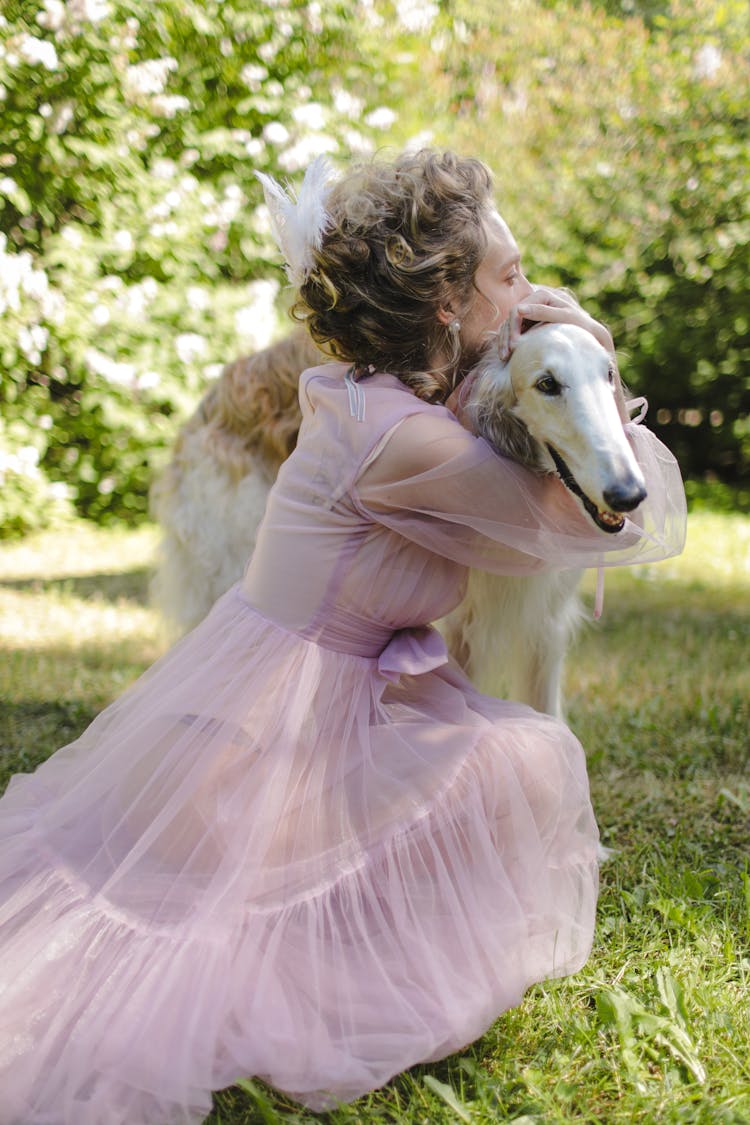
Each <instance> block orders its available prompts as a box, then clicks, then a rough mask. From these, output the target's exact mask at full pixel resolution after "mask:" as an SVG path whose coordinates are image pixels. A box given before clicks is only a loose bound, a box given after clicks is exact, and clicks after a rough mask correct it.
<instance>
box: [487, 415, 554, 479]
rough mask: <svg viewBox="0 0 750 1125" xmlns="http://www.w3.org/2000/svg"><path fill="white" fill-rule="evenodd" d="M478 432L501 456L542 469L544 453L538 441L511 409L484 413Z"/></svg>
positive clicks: (532, 467) (530, 467)
mask: <svg viewBox="0 0 750 1125" xmlns="http://www.w3.org/2000/svg"><path fill="white" fill-rule="evenodd" d="M479 432H480V433H481V435H482V437H483V438H485V439H486V440H487V441H488V442H489V443H490V445H491V446H492V447H493V449H494V450H495V451H496V452H497V453H500V454H501V455H502V456H503V457H510V458H511V460H513V461H518V462H519V464H521V465H526V466H527V468H529V469H536V470H542V469H544V467H545V462H544V454H543V451H542V448H541V446H540V445H539V442H538V441H536V439H535V438H533V437H532V436H531V434H530V433H529V431H528V429H527V428H526V426H525V425H524V423H523V422H522V421H521V419H520V418H517V417H516V415H515V414H513V413H512V411H510V410H498V411H495V412H494V413H491V414H488V415H485V416H484V417H483V419H482V426H481V429H480V430H479Z"/></svg>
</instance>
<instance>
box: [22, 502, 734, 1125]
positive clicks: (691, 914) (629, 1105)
mask: <svg viewBox="0 0 750 1125" xmlns="http://www.w3.org/2000/svg"><path fill="white" fill-rule="evenodd" d="M155 538H156V537H155V532H154V530H153V529H152V528H145V529H142V530H140V531H137V532H130V533H127V532H115V531H97V530H95V529H93V528H90V527H88V526H86V525H76V526H74V527H73V528H71V529H69V530H68V531H66V532H64V533H63V532H58V533H54V534H53V533H48V534H44V535H39V536H36V537H33V538H30V539H28V540H25V541H23V542H21V543H18V544H10V545H6V546H4V547H3V548H2V549H0V649H1V650H2V661H1V662H0V700H2V701H3V702H2V704H0V750H1V751H2V759H1V762H0V767H1V768H2V773H3V778H2V780H3V781H4V780H5V779H7V777H8V776H9V775H10V774H11V773H13V772H15V771H16V770H19V769H30V768H33V766H34V765H35V764H36V763H37V762H39V761H41V760H42V759H43V758H44V757H46V756H47V755H48V754H49V753H51V752H52V751H53V750H54V749H55V748H56V747H57V746H59V745H61V744H62V743H64V742H67V741H70V740H71V739H72V738H73V737H75V735H76V734H77V733H78V732H79V731H80V730H81V728H82V727H84V726H85V725H86V724H87V723H88V722H89V720H90V719H91V718H92V717H93V716H94V715H95V714H96V712H97V711H98V710H99V709H100V708H101V707H102V706H103V705H105V704H106V703H107V701H108V700H110V699H112V698H113V697H114V696H115V695H117V694H118V693H119V692H120V691H121V689H122V688H123V687H124V686H125V685H126V684H127V683H129V682H130V681H131V680H132V679H133V678H134V677H135V676H136V675H137V674H138V673H139V671H140V670H141V669H143V668H144V667H145V666H147V665H148V664H149V663H150V662H151V661H152V660H153V659H154V657H155V656H156V655H157V654H158V653H159V652H160V651H161V650H162V648H163V645H164V641H163V639H162V636H161V632H160V629H159V622H158V620H157V618H156V616H155V614H154V613H153V612H152V611H151V610H150V609H149V608H148V598H147V590H148V569H149V563H150V559H151V557H152V553H153V549H154V544H155ZM591 590H592V585H591V584H589V586H588V591H589V600H590V597H591ZM749 658H750V518H748V517H731V516H725V515H713V514H710V513H699V514H696V515H694V516H693V517H691V520H690V530H689V540H688V548H687V551H686V553H685V555H684V556H683V557H682V558H680V559H678V560H675V561H673V562H668V563H663V564H661V565H660V566H656V567H649V568H644V569H640V570H634V571H629V572H622V573H612V574H610V575H608V578H607V590H606V600H605V610H604V617H603V619H602V621H601V622H600V623H598V624H594V623H591V624H590V625H588V626H586V627H585V628H584V631H583V634H582V636H581V638H580V640H579V642H578V644H577V646H576V649H575V656H574V657H573V658H572V659H571V660H570V661H569V674H568V701H569V702H568V707H569V718H570V723H571V726H572V727H573V728H574V730H575V731H576V733H577V734H578V735H579V736H580V738H581V740H582V741H583V743H584V745H585V746H586V748H587V751H588V754H589V763H590V773H591V784H592V789H593V795H594V803H595V807H596V810H597V814H598V817H599V821H600V825H601V828H602V835H603V838H604V841H605V843H607V844H608V845H609V846H610V847H612V848H614V849H616V855H615V856H614V858H613V859H612V860H611V861H610V862H609V863H608V864H607V865H606V866H605V867H604V869H603V873H602V893H601V900H600V907H599V921H598V927H597V937H596V943H595V947H594V950H593V953H592V956H591V958H590V960H589V962H588V964H587V965H586V967H585V968H584V970H583V971H582V972H580V973H579V974H578V975H577V976H576V977H574V978H571V979H569V980H565V981H559V982H554V983H552V984H549V985H543V986H541V985H540V986H537V987H535V988H533V989H532V990H531V991H530V992H529V993H528V994H527V996H526V999H525V1000H524V1002H523V1004H522V1005H521V1006H520V1007H519V1008H517V1009H516V1010H514V1011H512V1012H509V1013H507V1014H505V1015H504V1016H502V1017H501V1018H500V1019H499V1020H498V1021H497V1022H496V1023H495V1025H494V1026H493V1027H492V1028H491V1029H490V1030H489V1031H488V1032H487V1034H486V1035H485V1036H484V1037H483V1038H482V1039H481V1040H479V1041H478V1042H477V1043H475V1044H474V1045H473V1046H471V1047H470V1048H468V1049H467V1050H466V1051H464V1052H463V1053H462V1054H461V1055H459V1056H455V1057H453V1058H451V1059H449V1060H447V1061H446V1062H444V1063H442V1064H439V1065H433V1066H430V1067H424V1068H421V1067H418V1068H415V1069H414V1070H412V1071H411V1072H409V1073H408V1074H406V1075H403V1076H401V1077H400V1078H398V1079H397V1080H395V1081H394V1082H393V1083H391V1084H390V1085H389V1086H387V1087H386V1088H385V1089H383V1090H381V1091H378V1092H377V1093H375V1094H373V1095H371V1096H370V1097H368V1098H364V1099H361V1100H360V1101H359V1102H357V1103H355V1104H354V1105H352V1106H348V1107H343V1108H342V1109H340V1110H338V1111H336V1112H333V1113H330V1114H327V1115H323V1116H322V1120H323V1121H325V1122H326V1123H330V1125H334V1123H335V1125H339V1123H344V1122H347V1123H352V1125H353V1123H360V1122H361V1123H362V1125H369V1123H372V1122H395V1121H398V1122H402V1121H403V1122H413V1123H416V1122H427V1123H430V1125H431V1123H433V1122H445V1123H448V1122H451V1123H453V1122H457V1121H468V1122H477V1123H483V1122H495V1121H504V1120H514V1121H516V1122H521V1123H523V1125H532V1123H541V1122H545V1123H547V1122H568V1121H570V1122H574V1121H575V1122H591V1123H594V1122H604V1123H607V1125H608V1123H610V1122H612V1123H618V1122H644V1123H652V1122H675V1123H677V1122H680V1123H683V1122H696V1123H703V1122H722V1123H727V1125H729V1123H732V1125H735V1123H736V1125H740V1123H750V987H749V986H750V863H749V858H750V762H749V759H750V749H749V746H750V659H749ZM245 1085H246V1088H243V1089H239V1088H235V1089H233V1090H230V1091H225V1092H224V1093H222V1094H220V1095H219V1096H217V1098H216V1108H215V1111H214V1113H213V1115H212V1117H211V1118H210V1121H211V1125H219V1123H221V1125H250V1123H253V1125H255V1123H260V1122H276V1121H286V1122H303V1121H304V1122H313V1121H316V1120H321V1118H320V1117H316V1116H315V1115H313V1114H310V1113H305V1112H302V1111H300V1110H299V1109H297V1108H296V1107H295V1106H293V1105H292V1104H291V1103H289V1102H287V1101H286V1100H285V1099H283V1098H281V1097H279V1096H277V1095H276V1094H274V1093H273V1092H272V1091H269V1090H268V1089H266V1088H264V1087H262V1086H261V1085H260V1084H258V1083H247V1084H245Z"/></svg>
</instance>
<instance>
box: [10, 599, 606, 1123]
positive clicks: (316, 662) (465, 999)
mask: <svg viewBox="0 0 750 1125" xmlns="http://www.w3.org/2000/svg"><path fill="white" fill-rule="evenodd" d="M394 679H395V680H396V682H392V681H393V680H394ZM596 844H597V829H596V825H595V822H594V818H593V814H592V810H591V806H590V802H589V794H588V783H587V777H586V768H585V761H584V756H583V752H582V750H581V748H580V746H579V744H578V743H577V741H576V740H575V738H574V737H573V736H572V735H571V733H570V732H569V731H568V730H567V728H566V727H564V726H562V725H561V724H560V723H558V722H556V721H555V720H553V719H550V718H547V717H546V716H542V715H539V714H537V713H535V712H533V711H531V710H530V709H528V708H526V707H523V706H520V705H516V704H510V703H504V702H500V701H497V700H492V699H488V698H487V697H485V696H482V695H479V694H478V693H477V692H476V691H475V690H474V689H473V688H472V686H471V685H470V684H469V682H468V681H467V680H466V679H465V678H464V677H463V676H462V675H461V674H460V673H459V672H458V670H457V669H456V668H455V667H454V666H452V665H445V666H443V667H440V668H437V669H435V670H433V671H430V672H425V673H422V674H414V675H409V674H406V673H405V674H402V675H401V676H400V677H393V676H391V678H390V680H389V679H387V678H385V677H384V675H383V673H382V670H381V669H380V668H379V666H378V662H377V660H375V659H372V658H369V657H358V656H352V655H350V654H344V653H341V652H336V651H332V650H331V649H329V648H324V647H322V646H321V645H320V644H316V643H313V642H312V641H309V640H304V639H302V638H301V637H299V636H297V635H295V634H293V633H290V632H288V631H285V630H284V629H282V628H279V627H278V626H277V625H275V624H273V623H272V622H270V621H268V620H265V619H264V618H263V617H262V616H260V615H259V614H258V613H257V611H256V610H254V609H253V608H252V607H251V606H250V605H249V604H248V603H247V602H246V601H245V600H244V598H243V596H242V594H241V592H240V590H239V589H238V588H233V589H232V590H230V591H229V592H228V593H227V594H226V595H225V596H224V597H223V598H221V599H220V600H219V602H217V604H216V606H215V607H214V609H213V611H212V612H211V614H210V615H209V616H208V618H207V619H206V620H205V621H204V622H203V623H202V624H201V625H199V626H198V628H197V629H196V630H194V631H193V632H192V633H191V634H189V635H188V636H187V637H186V638H185V639H184V640H183V641H181V642H180V643H179V644H178V645H177V646H176V647H175V648H174V649H172V650H171V651H170V652H169V653H167V654H166V656H164V657H163V658H162V659H161V660H160V661H158V662H157V663H156V664H155V665H154V666H153V667H152V668H151V669H150V670H149V671H148V672H147V673H146V674H145V675H144V676H142V677H141V678H140V679H139V680H138V681H137V682H136V683H135V684H134V685H133V686H132V687H131V688H130V689H129V690H128V691H127V692H126V693H125V694H124V695H123V696H122V697H121V698H120V699H118V700H117V701H116V702H115V703H114V704H112V705H111V706H110V707H108V708H107V709H106V710H105V711H104V712H103V713H102V714H101V715H100V716H99V717H98V718H97V719H96V720H95V721H94V722H93V723H92V724H91V726H90V727H89V728H88V729H87V730H86V731H85V732H84V733H83V734H82V735H81V737H80V738H79V739H78V740H77V741H76V742H74V743H72V744H71V745H70V746H67V747H65V748H64V749H62V750H60V751H59V752H58V753H57V754H55V755H54V756H53V757H52V758H51V759H50V760H49V761H48V762H46V763H45V764H44V765H42V766H41V767H40V768H39V769H38V770H37V771H36V772H35V773H34V774H32V775H19V776H17V777H15V778H14V779H13V781H12V782H11V785H10V788H9V790H8V792H7V794H6V795H5V797H4V798H3V799H2V801H0V1089H1V1090H2V1097H1V1098H0V1122H1V1123H2V1125H120V1123H122V1125H125V1123H127V1125H177V1123H179V1125H188V1123H189V1125H197V1123H198V1122H200V1121H202V1119H203V1118H204V1117H205V1115H206V1114H207V1113H208V1112H209V1111H210V1107H211V1091H212V1090H216V1089H219V1088H221V1087H224V1086H227V1085H230V1084H231V1083H232V1082H233V1081H235V1080H236V1079H238V1078H240V1077H243V1076H251V1075H252V1076H258V1077H260V1078H263V1079H264V1080H266V1081H267V1082H269V1083H271V1084H272V1085H273V1086H275V1087H277V1088H279V1089H281V1090H283V1091H286V1092H287V1093H289V1094H290V1095H292V1096H293V1097H295V1098H297V1099H299V1100H300V1101H301V1102H303V1103H304V1104H306V1105H308V1106H309V1107H311V1108H313V1109H321V1108H324V1107H326V1106H329V1105H332V1104H334V1103H335V1102H336V1101H337V1100H341V1101H345V1100H351V1099H353V1098H355V1097H357V1096H358V1095H360V1094H362V1093H364V1092H366V1091H368V1090H371V1089H373V1088H375V1087H377V1086H379V1085H381V1084H382V1083H384V1082H385V1081H387V1080H388V1079H389V1078H390V1077H392V1076H393V1075H394V1074H395V1073H397V1072H398V1071H400V1070H402V1069H404V1068H405V1067H408V1066H410V1065H412V1064H414V1063H416V1062H420V1061H421V1062H424V1061H428V1060H433V1059H437V1058H440V1057H443V1056H445V1055H447V1054H450V1053H451V1052H452V1051H454V1050H456V1049H457V1048H459V1047H461V1046H463V1045H464V1044H466V1043H467V1042H469V1041H471V1040H472V1039H474V1038H476V1037H477V1036H478V1035H480V1034H481V1033H482V1032H483V1031H485V1030H486V1028H487V1027H488V1026H489V1024H490V1023H491V1022H492V1021H493V1020H494V1019H495V1018H496V1017H497V1016H498V1015H499V1014H500V1013H501V1012H502V1011H503V1010H505V1009H507V1008H508V1007H510V1006H512V1005H514V1004H516V1003H517V1002H518V1001H519V999H520V998H521V996H522V994H523V992H524V990H525V989H526V988H527V987H528V986H529V985H530V984H531V983H533V982H535V981H539V980H542V979H544V978H548V977H552V976H558V975H562V974H566V973H570V972H572V971H574V970H576V969H577V968H579V967H580V966H581V965H582V963H583V962H584V961H585V959H586V956H587V954H588V951H589V948H590V943H591V938H592V931H593V920H594V909H595V903H596V894H597V863H596Z"/></svg>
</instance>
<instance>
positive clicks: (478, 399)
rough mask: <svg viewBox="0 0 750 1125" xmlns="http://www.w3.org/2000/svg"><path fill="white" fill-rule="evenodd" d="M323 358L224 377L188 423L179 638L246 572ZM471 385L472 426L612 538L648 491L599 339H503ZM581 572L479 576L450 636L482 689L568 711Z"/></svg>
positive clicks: (165, 604) (160, 500)
mask: <svg viewBox="0 0 750 1125" xmlns="http://www.w3.org/2000/svg"><path fill="white" fill-rule="evenodd" d="M320 358H321V357H320V354H319V353H318V352H317V350H316V349H315V348H314V346H313V345H312V344H311V343H310V341H309V340H308V339H307V338H306V337H305V336H303V335H300V334H295V335H293V336H291V337H289V338H287V339H286V340H283V341H281V343H280V344H277V345H274V346H272V347H271V348H267V349H266V350H265V351H264V352H260V353H258V354H257V355H256V356H254V357H251V358H250V359H248V360H240V361H238V362H237V363H235V364H232V365H230V366H229V367H227V368H226V369H225V371H224V373H223V374H222V376H221V377H220V379H219V380H218V381H217V383H216V384H215V385H214V386H213V387H212V388H211V389H210V390H209V391H208V392H207V394H206V395H205V396H204V399H203V401H202V402H201V404H200V406H199V407H198V410H197V411H196V413H195V415H194V416H193V417H192V418H191V419H190V421H189V422H188V423H187V425H186V426H185V427H184V429H183V431H182V433H181V435H180V437H179V439H178V442H177V446H176V449H175V453H174V456H173V459H172V462H171V464H170V465H169V466H168V468H167V470H166V472H165V473H164V475H163V476H162V477H161V479H160V480H159V481H158V482H157V484H156V486H155V488H154V491H153V496H152V501H153V507H152V510H153V512H154V514H155V516H156V518H157V519H158V520H159V522H160V523H161V526H162V529H163V533H164V535H163V541H162V547H161V561H160V564H159V567H158V570H157V574H156V579H155V596H156V599H157V602H158V604H159V605H160V608H161V609H162V611H163V612H164V613H165V615H166V616H167V618H168V619H169V620H170V621H171V622H172V624H173V625H174V626H176V627H177V628H178V629H185V628H188V627H190V626H192V625H193V624H195V623H196V622H197V621H198V620H200V619H201V617H203V616H204V614H205V613H206V612H207V611H208V609H209V608H210V606H211V605H212V604H213V602H214V601H215V600H216V598H217V597H218V596H219V595H220V594H222V593H223V592H224V590H226V589H227V588H228V587H229V586H230V585H231V584H232V583H233V582H235V581H237V580H238V578H239V577H240V576H241V574H242V570H243V567H244V565H245V563H246V561H247V558H248V557H249V555H250V553H251V552H252V549H253V546H254V543H255V534H256V531H257V527H258V524H259V522H260V519H261V516H262V514H263V510H264V507H265V500H266V496H267V493H268V490H269V488H270V486H271V483H272V481H273V479H274V477H275V475H276V472H277V470H278V468H279V466H280V464H281V462H282V460H283V459H284V458H285V457H286V456H287V455H288V453H289V452H290V451H291V448H292V446H293V444H294V441H295V438H296V433H297V429H298V427H299V422H300V416H299V407H298V405H297V401H296V383H297V380H298V378H299V374H300V372H301V371H302V369H303V368H304V367H306V366H311V365H313V364H316V363H319V362H320ZM469 378H470V379H471V383H470V384H467V386H469V385H470V388H471V389H470V393H469V397H468V400H467V402H466V403H465V406H464V412H463V414H462V416H465V418H466V419H468V421H469V423H470V425H471V428H472V429H473V430H474V431H475V432H476V433H478V434H481V435H482V436H483V437H485V438H486V439H487V440H488V441H489V442H490V443H491V444H492V445H493V446H494V448H495V449H497V451H498V452H499V453H502V454H503V455H505V456H509V457H512V458H514V459H515V460H518V461H520V462H522V463H523V464H526V465H528V466H529V467H530V468H531V469H533V470H534V471H536V472H541V473H549V472H557V473H558V475H559V476H560V477H561V479H562V480H563V482H564V483H565V484H566V485H567V487H568V488H570V489H571V491H573V492H574V494H575V495H576V496H577V497H578V499H579V501H580V503H581V504H582V506H583V509H584V510H585V511H586V513H587V515H588V516H589V518H591V519H592V520H593V522H594V523H596V524H597V525H598V526H599V527H600V528H601V529H602V530H604V531H608V532H617V531H618V530H620V528H621V527H622V526H623V523H624V520H623V517H622V513H623V512H630V511H632V510H633V509H635V508H636V507H637V506H638V505H639V504H640V503H641V501H642V500H643V499H644V497H645V495H646V491H645V487H644V482H643V477H642V475H641V473H640V470H639V468H638V465H637V463H636V460H635V458H634V456H633V453H632V451H631V449H630V445H629V443H628V441H627V438H626V436H625V432H624V429H623V426H622V422H621V420H620V417H619V414H618V411H617V406H616V403H615V398H614V393H613V383H614V379H615V375H614V369H613V367H612V362H611V360H610V358H609V356H608V355H607V353H606V351H605V350H604V348H602V347H601V345H600V344H598V343H597V342H596V340H595V339H594V337H593V336H592V335H590V333H588V332H586V331H585V330H584V329H582V328H578V327H575V326H572V325H567V324H549V325H540V326H538V327H535V328H533V329H532V330H531V331H529V332H527V333H525V334H524V335H522V336H521V337H520V338H519V340H518V342H517V343H516V345H515V347H514V348H513V349H512V351H511V350H510V346H509V344H508V338H507V334H506V336H505V341H504V342H503V341H502V339H501V340H500V342H498V340H495V341H493V342H492V343H491V344H490V346H489V347H488V350H487V352H486V355H485V358H484V360H483V361H482V362H481V363H480V365H479V367H478V369H477V371H476V373H475V374H474V375H472V376H470V377H469ZM579 580H580V572H578V571H550V572H544V573H541V574H538V575H531V576H526V577H505V576H501V575H493V574H488V573H484V572H481V571H472V572H471V573H470V576H469V584H468V591H467V596H466V598H465V600H464V601H463V602H462V604H461V605H460V606H459V607H458V609H457V610H455V611H454V612H453V613H452V614H451V615H450V617H449V618H447V619H446V621H445V622H443V623H442V627H443V629H444V631H445V633H446V636H447V638H448V641H449V646H450V647H451V650H452V651H453V653H454V655H456V656H457V658H458V659H459V661H460V663H461V664H462V665H463V666H464V668H465V669H466V671H467V672H468V673H469V675H470V676H471V677H472V679H473V680H474V682H475V683H477V685H478V686H479V687H480V688H482V689H483V690H486V691H490V692H492V693H493V694H506V695H508V696H510V697H511V698H515V699H517V700H519V701H521V702H526V703H529V704H530V705H531V706H532V707H535V708H536V709H537V710H540V711H546V712H548V713H549V714H553V715H558V716H559V715H561V713H562V702H561V688H560V684H561V675H562V666H563V661H564V656H565V651H566V649H567V647H568V644H569V641H570V639H571V637H572V634H573V631H574V628H575V625H576V622H577V621H578V620H579V618H580V603H579V600H578V597H577V588H578V584H579Z"/></svg>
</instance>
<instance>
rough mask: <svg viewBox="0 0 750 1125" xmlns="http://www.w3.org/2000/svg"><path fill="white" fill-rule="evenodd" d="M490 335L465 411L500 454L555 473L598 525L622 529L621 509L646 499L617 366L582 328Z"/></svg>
mask: <svg viewBox="0 0 750 1125" xmlns="http://www.w3.org/2000/svg"><path fill="white" fill-rule="evenodd" d="M505 349H507V340H503V339H502V338H500V339H496V340H493V341H492V343H491V344H490V345H489V347H488V349H487V352H486V354H485V356H484V358H483V360H482V361H481V363H480V364H479V367H478V369H477V372H476V377H475V378H474V380H473V383H472V388H471V394H470V398H469V402H468V404H467V413H468V416H469V418H470V419H471V421H472V425H473V427H474V429H475V431H476V432H477V433H479V434H481V435H482V436H483V437H485V438H486V439H487V440H488V441H489V442H490V443H491V444H492V445H493V446H494V447H495V449H497V451H498V452H499V453H502V454H504V455H505V456H509V457H512V458H513V459H514V460H517V461H521V462H522V463H523V464H526V465H528V466H529V467H530V468H533V469H536V470H537V471H541V472H556V473H557V474H558V475H559V477H560V479H561V480H562V481H563V483H564V484H565V485H566V487H567V488H569V489H570V491H571V492H573V493H574V494H575V495H576V496H577V497H578V499H579V500H580V502H581V504H582V505H583V507H584V509H585V510H586V512H587V513H588V515H589V516H590V517H591V519H592V520H593V521H594V523H595V524H596V525H597V526H598V527H600V528H601V529H602V530H603V531H608V532H617V531H621V530H622V528H623V526H624V524H625V520H624V517H623V513H624V512H631V511H633V510H634V509H635V508H637V507H638V505H639V504H640V503H641V502H642V501H643V500H644V499H645V497H646V487H645V483H644V480H643V475H642V473H641V471H640V469H639V467H638V464H637V462H636V460H635V457H634V456H633V452H632V450H631V448H630V445H629V443H628V441H627V438H626V436H625V431H624V429H623V426H622V422H621V420H620V416H619V413H618V410H617V405H616V403H615V397H614V386H615V378H616V376H615V371H614V367H613V365H612V361H611V359H610V357H609V356H608V354H607V352H606V351H605V349H604V348H603V347H602V346H601V345H600V344H599V343H597V341H596V340H595V339H594V337H593V336H592V335H591V334H590V333H589V332H587V331H586V330H585V329H583V328H578V327H576V326H574V325H571V324H543V325H538V326H536V327H534V328H533V329H531V330H530V331H528V332H526V333H524V334H523V335H521V336H520V338H519V339H518V341H517V343H516V344H515V346H514V348H513V350H512V352H510V354H509V356H507V355H506V356H501V350H505Z"/></svg>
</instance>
